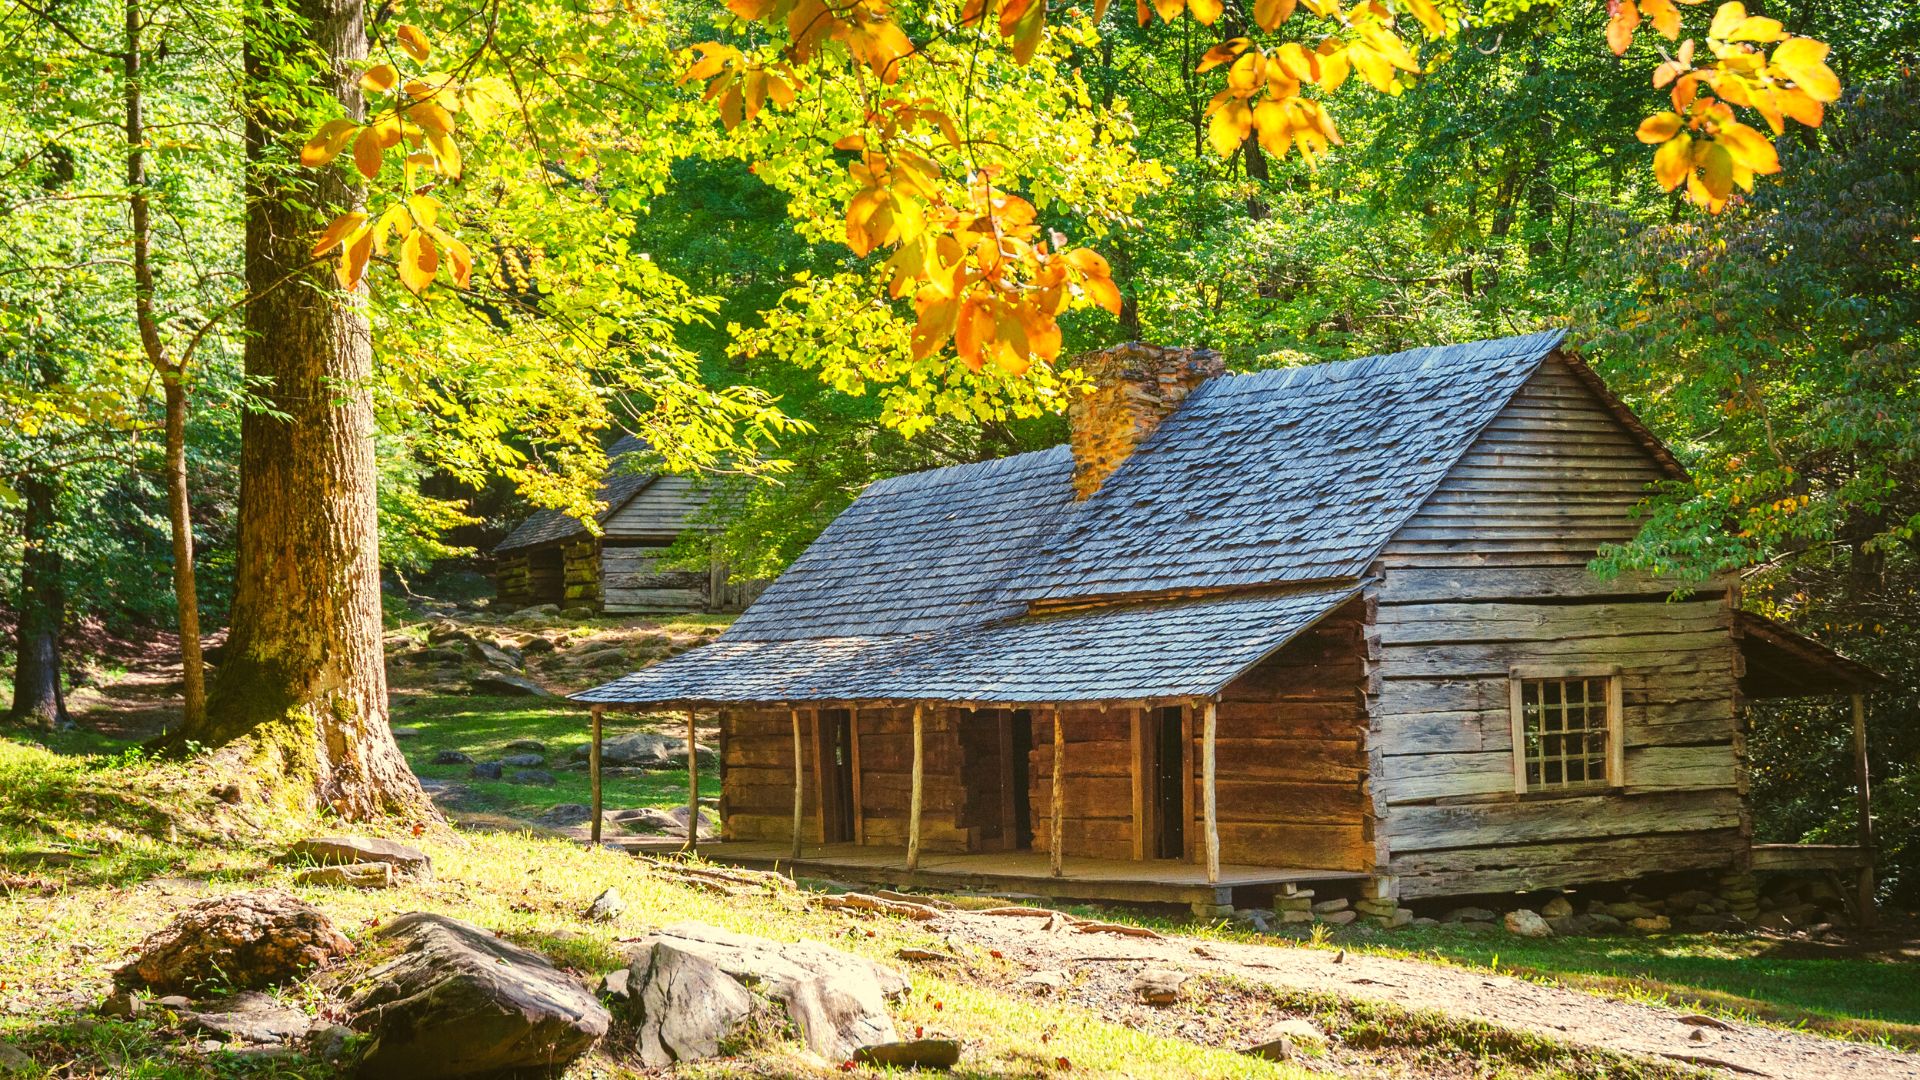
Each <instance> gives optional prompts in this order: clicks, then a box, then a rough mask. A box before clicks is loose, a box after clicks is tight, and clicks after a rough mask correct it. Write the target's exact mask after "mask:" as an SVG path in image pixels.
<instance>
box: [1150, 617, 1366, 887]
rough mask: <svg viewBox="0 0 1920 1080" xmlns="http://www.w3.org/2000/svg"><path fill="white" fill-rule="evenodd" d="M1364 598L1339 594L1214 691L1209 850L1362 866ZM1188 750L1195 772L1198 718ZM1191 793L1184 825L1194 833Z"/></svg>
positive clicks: (1256, 860) (1198, 832)
mask: <svg viewBox="0 0 1920 1080" xmlns="http://www.w3.org/2000/svg"><path fill="white" fill-rule="evenodd" d="M1365 660H1366V654H1365V609H1364V605H1363V604H1362V603H1361V602H1359V601H1357V600H1356V601H1354V602H1351V603H1349V604H1347V605H1345V606H1343V607H1342V608H1341V609H1340V610H1339V611H1337V612H1334V613H1333V614H1331V615H1329V616H1327V617H1326V618H1325V619H1323V620H1322V621H1321V622H1320V623H1319V624H1318V625H1316V626H1314V627H1313V628H1312V629H1310V630H1308V631H1306V632H1305V633H1303V634H1302V635H1300V636H1299V637H1298V638H1295V639H1294V640H1293V641H1292V642H1290V643H1288V645H1287V647H1286V648H1284V649H1282V650H1280V651H1279V652H1278V653H1276V654H1274V655H1273V656H1271V657H1268V658H1267V659H1266V660H1263V661H1261V663H1260V664H1259V665H1257V666H1256V667H1254V668H1253V670H1251V671H1249V672H1247V674H1245V675H1243V676H1241V677H1240V678H1239V679H1238V680H1236V681H1235V682H1234V683H1233V684H1232V685H1230V686H1228V687H1227V688H1226V690H1225V691H1224V692H1223V693H1222V694H1221V698H1220V705H1219V713H1218V724H1219V730H1218V735H1217V738H1218V743H1217V753H1216V771H1215V792H1216V799H1217V804H1218V807H1217V808H1218V817H1219V822H1220V859H1221V861H1222V862H1229V863H1252V864H1255V865H1262V866H1293V867H1313V868H1316V869H1329V870H1368V869H1371V868H1372V866H1373V865H1374V849H1373V835H1374V823H1373V820H1372V813H1371V801H1370V798H1369V794H1368V788H1367V757H1366V736H1367V722H1368V720H1367V705H1366V697H1365V694H1364V693H1363V690H1364V685H1365ZM1192 727H1193V733H1194V741H1193V748H1192V754H1191V757H1190V760H1191V761H1192V762H1193V764H1194V773H1193V775H1194V781H1193V782H1194V784H1195V786H1196V789H1197V788H1198V785H1199V784H1200V763H1201V743H1200V729H1199V724H1198V722H1197V721H1196V722H1195V723H1194V724H1193V725H1192ZM1204 828H1205V826H1204V823H1203V821H1202V819H1201V812H1200V810H1199V801H1198V800H1197V799H1196V800H1195V814H1194V817H1193V820H1192V822H1191V823H1190V824H1189V826H1188V828H1187V836H1188V837H1189V838H1190V839H1192V840H1198V839H1199V838H1200V837H1202V836H1204V835H1205V834H1204V831H1203V830H1204Z"/></svg>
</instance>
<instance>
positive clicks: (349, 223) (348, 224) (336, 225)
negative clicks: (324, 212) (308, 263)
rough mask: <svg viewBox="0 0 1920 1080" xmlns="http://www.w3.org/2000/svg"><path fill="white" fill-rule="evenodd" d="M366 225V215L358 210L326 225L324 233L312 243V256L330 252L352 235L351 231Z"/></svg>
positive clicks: (342, 215) (349, 212)
mask: <svg viewBox="0 0 1920 1080" xmlns="http://www.w3.org/2000/svg"><path fill="white" fill-rule="evenodd" d="M366 223H367V215H365V214H363V213H361V212H360V211H358V210H350V211H348V212H347V213H344V214H341V215H340V216H339V217H337V218H334V219H333V220H332V221H330V222H328V223H327V228H326V231H324V232H322V233H321V234H320V238H319V239H318V240H315V241H314V242H313V254H314V256H315V257H316V258H317V257H319V256H321V255H325V254H326V253H327V252H329V251H332V250H333V249H334V247H336V246H337V245H338V244H339V243H340V242H341V241H342V240H345V239H346V238H347V237H349V236H351V235H353V231H354V230H355V229H358V228H359V227H360V226H362V225H365V224H366Z"/></svg>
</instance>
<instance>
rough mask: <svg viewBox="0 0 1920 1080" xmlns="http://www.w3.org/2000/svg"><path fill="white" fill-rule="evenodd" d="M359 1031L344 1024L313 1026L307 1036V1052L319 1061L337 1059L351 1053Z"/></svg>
mask: <svg viewBox="0 0 1920 1080" xmlns="http://www.w3.org/2000/svg"><path fill="white" fill-rule="evenodd" d="M359 1038H360V1033H359V1032H357V1031H355V1030H353V1029H352V1028H350V1027H348V1026H347V1025H345V1024H328V1025H326V1026H325V1027H320V1028H315V1029H314V1030H313V1032H312V1033H311V1034H309V1035H308V1036H307V1053H308V1055H310V1056H312V1057H316V1058H319V1059H320V1060H321V1061H339V1060H341V1059H342V1058H345V1057H348V1056H350V1055H351V1054H352V1053H353V1050H354V1043H355V1042H356V1041H357V1040H358V1039H359Z"/></svg>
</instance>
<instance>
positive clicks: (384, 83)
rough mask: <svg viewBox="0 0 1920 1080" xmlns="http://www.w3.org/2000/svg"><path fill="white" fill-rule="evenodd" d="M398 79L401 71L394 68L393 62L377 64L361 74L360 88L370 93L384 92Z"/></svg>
mask: <svg viewBox="0 0 1920 1080" xmlns="http://www.w3.org/2000/svg"><path fill="white" fill-rule="evenodd" d="M398 81H400V73H399V72H397V71H395V70H393V65H392V64H375V65H373V66H372V67H370V68H368V69H367V70H366V71H365V72H363V73H362V74H361V76H360V89H361V90H363V91H365V92H367V93H369V94H384V93H386V92H387V91H389V90H391V89H393V84H394V83H396V82H398Z"/></svg>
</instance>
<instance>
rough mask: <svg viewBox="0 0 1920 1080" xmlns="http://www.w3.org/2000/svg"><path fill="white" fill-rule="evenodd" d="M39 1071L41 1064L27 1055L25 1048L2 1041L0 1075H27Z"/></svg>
mask: <svg viewBox="0 0 1920 1080" xmlns="http://www.w3.org/2000/svg"><path fill="white" fill-rule="evenodd" d="M39 1071H40V1066H39V1065H37V1064H35V1063H34V1060H33V1059H32V1058H30V1057H28V1056H27V1052H26V1051H25V1050H22V1049H20V1048H19V1047H17V1046H15V1045H13V1044H12V1043H10V1042H0V1076H12V1075H15V1074H18V1075H21V1076H27V1075H31V1074H33V1073H37V1072H39Z"/></svg>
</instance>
